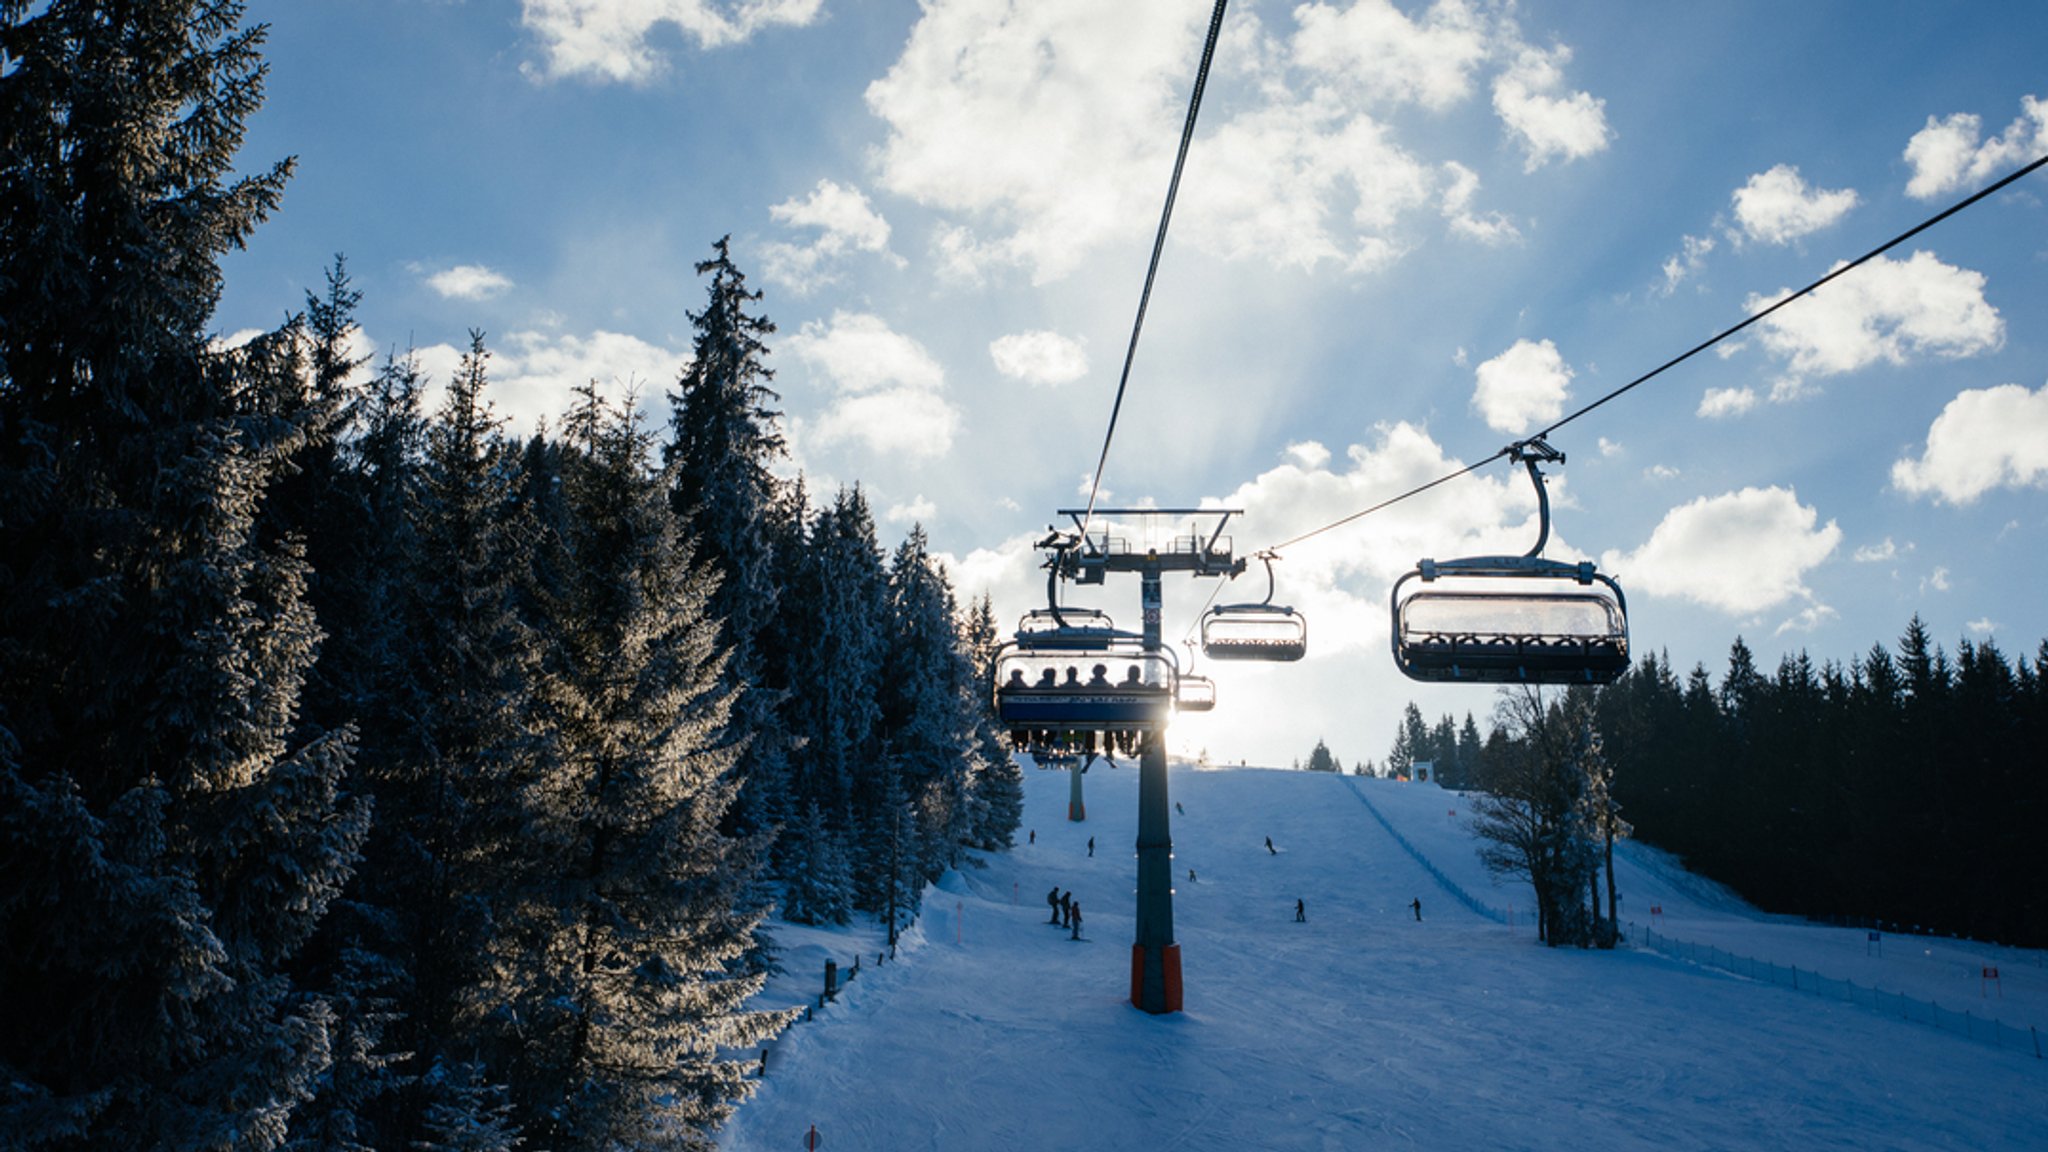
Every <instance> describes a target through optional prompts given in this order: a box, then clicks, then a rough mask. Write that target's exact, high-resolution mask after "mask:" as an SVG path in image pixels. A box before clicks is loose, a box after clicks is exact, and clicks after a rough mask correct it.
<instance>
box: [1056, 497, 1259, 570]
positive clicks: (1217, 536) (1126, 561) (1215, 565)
mask: <svg viewBox="0 0 2048 1152" xmlns="http://www.w3.org/2000/svg"><path fill="white" fill-rule="evenodd" d="M1059 514H1060V515H1061V516H1065V517H1068V518H1069V519H1071V520H1073V522H1074V531H1075V532H1076V533H1079V532H1080V531H1081V530H1082V526H1083V524H1084V523H1085V522H1086V521H1087V520H1088V519H1089V518H1090V515H1091V514H1090V513H1089V512H1088V510H1087V509H1085V508H1062V509H1060V510H1059ZM1243 514H1244V509H1242V508H1097V509H1096V510H1095V511H1094V513H1093V518H1094V519H1095V520H1096V521H1098V522H1099V521H1101V520H1103V519H1104V518H1107V517H1115V516H1125V517H1145V518H1152V519H1157V518H1160V517H1174V518H1179V517H1189V518H1195V517H1203V516H1214V517H1216V528H1215V530H1214V531H1212V532H1210V533H1209V535H1208V538H1207V539H1202V538H1200V537H1199V536H1197V537H1191V538H1190V539H1189V542H1188V546H1187V547H1186V548H1168V549H1166V550H1165V551H1163V552H1162V551H1160V550H1158V549H1148V550H1147V551H1145V552H1130V551H1125V552H1118V551H1116V550H1115V549H1113V548H1111V547H1109V541H1110V539H1111V537H1110V534H1109V530H1108V529H1107V528H1102V529H1100V532H1099V535H1097V536H1096V539H1098V540H1100V541H1101V542H1102V547H1101V548H1100V550H1099V551H1095V552H1091V551H1090V545H1089V540H1088V539H1087V538H1086V537H1080V538H1079V546H1078V547H1077V548H1075V549H1070V550H1068V551H1066V552H1064V553H1062V557H1061V558H1062V559H1063V560H1064V561H1065V562H1066V563H1067V564H1069V565H1071V566H1073V568H1074V569H1076V570H1078V568H1079V567H1080V562H1081V559H1082V556H1083V555H1086V556H1087V557H1088V561H1089V563H1090V564H1091V565H1094V564H1100V565H1101V567H1102V569H1103V570H1104V571H1106V572H1140V573H1142V572H1148V571H1149V572H1159V573H1164V572H1186V573H1189V574H1191V575H1194V576H1231V577H1236V576H1241V575H1243V574H1244V570H1245V562H1244V561H1243V560H1241V559H1239V558H1237V557H1236V556H1234V555H1233V554H1232V552H1231V549H1230V548H1229V546H1228V545H1227V544H1226V545H1224V546H1223V547H1222V548H1221V549H1220V550H1219V549H1218V547H1217V545H1218V542H1219V541H1222V540H1223V538H1224V537H1223V529H1224V527H1225V526H1226V525H1228V524H1229V523H1230V518H1231V517H1232V516H1241V515H1243ZM1041 547H1043V545H1041ZM1077 574H1078V573H1077V571H1069V572H1068V573H1067V575H1069V576H1075V575H1077ZM1085 582H1086V583H1100V580H1093V581H1085Z"/></svg>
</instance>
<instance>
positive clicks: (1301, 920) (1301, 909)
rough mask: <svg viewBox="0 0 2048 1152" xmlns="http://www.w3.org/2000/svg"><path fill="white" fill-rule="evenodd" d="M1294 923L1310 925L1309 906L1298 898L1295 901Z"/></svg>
mask: <svg viewBox="0 0 2048 1152" xmlns="http://www.w3.org/2000/svg"><path fill="white" fill-rule="evenodd" d="M1294 922H1295V923H1296V924H1306V923H1308V905H1306V904H1304V903H1302V902H1301V900H1300V899H1298V898H1297V899H1296V900H1295V901H1294Z"/></svg>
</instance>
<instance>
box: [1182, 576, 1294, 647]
mask: <svg viewBox="0 0 2048 1152" xmlns="http://www.w3.org/2000/svg"><path fill="white" fill-rule="evenodd" d="M1260 556H1261V558H1262V559H1264V560H1265V562H1266V599H1265V600H1264V601H1262V602H1260V603H1257V604H1219V605H1217V606H1216V607H1214V608H1211V609H1209V610H1208V611H1207V612H1205V613H1203V614H1202V654H1203V655H1204V656H1207V657H1208V658H1209V659H1211V660H1264V661H1281V662H1284V661H1290V660H1299V659H1301V658H1302V657H1303V656H1306V655H1308V621H1307V619H1305V618H1304V617H1303V616H1302V614H1301V613H1299V612H1296V611H1295V610H1294V609H1292V608H1289V607H1287V606H1286V605H1283V604H1275V603H1273V556H1272V554H1271V553H1261V554H1260Z"/></svg>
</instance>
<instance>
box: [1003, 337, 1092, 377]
mask: <svg viewBox="0 0 2048 1152" xmlns="http://www.w3.org/2000/svg"><path fill="white" fill-rule="evenodd" d="M988 355H989V359H991V360H993V361H994V362H995V366H996V371H998V372H1001V373H1002V374H1003V375H1005V376H1008V377H1009V378H1011V379H1012V380H1022V381H1024V382H1026V383H1028V384H1071V383H1073V382H1074V381H1076V380H1079V379H1080V378H1081V377H1083V376H1086V375H1087V374H1088V349H1087V347H1086V346H1085V345H1084V344H1082V342H1081V341H1079V340H1075V339H1073V338H1071V337H1067V336H1062V335H1060V334H1059V333H1057V332H1047V331H1043V330H1039V331H1032V332H1013V333H1011V334H1009V335H1008V336H999V337H997V338H996V339H995V340H994V341H992V342H990V344H989V346H988Z"/></svg>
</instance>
